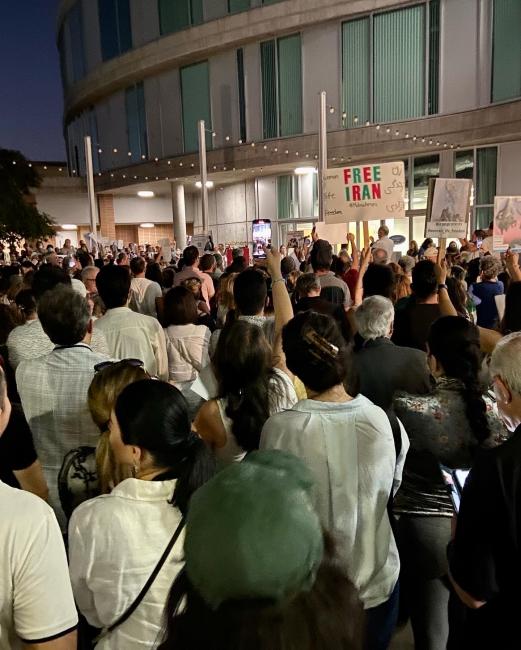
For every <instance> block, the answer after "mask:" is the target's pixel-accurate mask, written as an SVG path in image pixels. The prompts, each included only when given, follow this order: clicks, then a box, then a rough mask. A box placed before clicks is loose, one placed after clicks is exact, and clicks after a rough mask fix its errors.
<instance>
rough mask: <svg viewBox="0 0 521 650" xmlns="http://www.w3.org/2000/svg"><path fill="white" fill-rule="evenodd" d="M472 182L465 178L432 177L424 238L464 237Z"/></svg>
mask: <svg viewBox="0 0 521 650" xmlns="http://www.w3.org/2000/svg"><path fill="white" fill-rule="evenodd" d="M471 190H472V181H471V180H468V179H465V178H431V179H430V181H429V198H428V201H427V219H426V220H425V237H440V238H442V239H450V238H452V237H466V236H467V228H468V226H467V224H468V219H469V212H470V192H471Z"/></svg>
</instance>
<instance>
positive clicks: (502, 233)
mask: <svg viewBox="0 0 521 650" xmlns="http://www.w3.org/2000/svg"><path fill="white" fill-rule="evenodd" d="M493 241H494V251H495V252H497V253H504V252H506V251H507V250H508V249H509V248H510V249H511V250H512V251H514V252H515V253H519V252H521V196H496V197H495V199H494V240H493Z"/></svg>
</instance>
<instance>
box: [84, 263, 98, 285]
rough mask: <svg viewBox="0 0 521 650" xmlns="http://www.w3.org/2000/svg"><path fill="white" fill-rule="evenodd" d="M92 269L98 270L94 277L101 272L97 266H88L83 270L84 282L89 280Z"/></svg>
mask: <svg viewBox="0 0 521 650" xmlns="http://www.w3.org/2000/svg"><path fill="white" fill-rule="evenodd" d="M92 271H95V272H96V273H95V276H94V277H96V275H98V273H99V269H98V267H97V266H86V267H85V268H84V269H82V270H81V279H82V282H85V280H87V278H88V277H89V276H90V275H91V273H92Z"/></svg>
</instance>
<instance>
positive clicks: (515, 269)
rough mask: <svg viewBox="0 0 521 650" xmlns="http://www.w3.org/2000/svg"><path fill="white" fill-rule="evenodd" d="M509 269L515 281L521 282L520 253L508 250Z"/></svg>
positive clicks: (507, 261)
mask: <svg viewBox="0 0 521 650" xmlns="http://www.w3.org/2000/svg"><path fill="white" fill-rule="evenodd" d="M506 263H507V271H508V274H509V276H510V277H511V278H512V280H513V281H514V282H521V269H520V268H519V253H513V252H512V251H510V250H509V251H507V254H506Z"/></svg>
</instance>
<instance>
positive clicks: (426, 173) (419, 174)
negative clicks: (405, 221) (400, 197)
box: [411, 155, 440, 210]
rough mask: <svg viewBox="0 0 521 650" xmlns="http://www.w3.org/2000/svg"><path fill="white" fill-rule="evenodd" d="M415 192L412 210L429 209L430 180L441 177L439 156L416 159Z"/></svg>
mask: <svg viewBox="0 0 521 650" xmlns="http://www.w3.org/2000/svg"><path fill="white" fill-rule="evenodd" d="M413 174H414V191H413V195H412V204H411V210H424V209H426V208H427V197H428V194H429V180H430V179H431V178H436V177H437V176H439V175H440V158H439V156H437V155H435V156H422V157H415V158H414V172H413Z"/></svg>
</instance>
